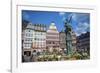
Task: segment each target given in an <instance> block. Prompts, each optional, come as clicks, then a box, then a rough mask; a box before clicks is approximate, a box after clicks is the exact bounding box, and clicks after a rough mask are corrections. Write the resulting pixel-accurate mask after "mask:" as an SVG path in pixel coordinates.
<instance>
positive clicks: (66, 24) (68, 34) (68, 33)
mask: <svg viewBox="0 0 100 73" xmlns="http://www.w3.org/2000/svg"><path fill="white" fill-rule="evenodd" d="M71 18H72V16H71V17H70V18H69V19H66V20H65V22H64V28H65V31H64V32H65V35H66V38H65V40H66V50H67V52H66V54H67V55H70V54H72V36H71V32H72V27H71V24H70V21H71Z"/></svg>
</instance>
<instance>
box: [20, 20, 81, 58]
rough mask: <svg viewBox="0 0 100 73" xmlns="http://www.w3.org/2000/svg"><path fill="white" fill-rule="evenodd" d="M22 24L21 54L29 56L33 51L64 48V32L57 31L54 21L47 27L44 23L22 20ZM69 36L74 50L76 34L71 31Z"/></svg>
mask: <svg viewBox="0 0 100 73" xmlns="http://www.w3.org/2000/svg"><path fill="white" fill-rule="evenodd" d="M22 25H23V26H22V49H23V50H22V53H23V55H29V56H30V55H31V54H32V53H33V52H34V51H37V52H42V51H44V50H46V49H49V50H52V49H57V50H64V49H66V41H65V39H66V35H65V32H64V31H61V32H58V30H57V27H56V25H55V23H54V22H52V23H51V24H50V26H49V27H47V26H46V25H45V24H32V23H30V22H26V21H23V23H22ZM71 36H72V47H73V51H76V50H77V49H76V47H77V48H79V47H78V46H77V36H76V34H75V32H74V31H71ZM78 40H79V39H78ZM81 43H82V42H81ZM78 44H79V43H78Z"/></svg>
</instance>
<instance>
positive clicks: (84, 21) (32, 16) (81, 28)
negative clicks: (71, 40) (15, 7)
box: [22, 10, 90, 35]
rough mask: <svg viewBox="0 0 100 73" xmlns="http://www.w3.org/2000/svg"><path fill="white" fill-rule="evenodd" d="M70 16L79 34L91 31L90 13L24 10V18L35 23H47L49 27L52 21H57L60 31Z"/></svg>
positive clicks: (73, 26) (74, 28)
mask: <svg viewBox="0 0 100 73" xmlns="http://www.w3.org/2000/svg"><path fill="white" fill-rule="evenodd" d="M70 16H72V20H71V25H72V28H73V30H74V31H75V33H76V34H77V35H80V34H81V33H85V32H87V31H90V14H89V13H76V12H51V11H31V10H22V19H24V20H28V21H30V22H32V23H33V24H46V25H47V26H48V27H49V25H50V24H51V22H55V24H56V27H57V29H58V31H59V32H60V31H61V30H62V29H63V28H64V21H65V19H67V18H69V17H70Z"/></svg>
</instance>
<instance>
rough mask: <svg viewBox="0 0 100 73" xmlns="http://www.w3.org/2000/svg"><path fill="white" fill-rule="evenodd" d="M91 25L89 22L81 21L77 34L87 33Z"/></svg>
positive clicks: (76, 30)
mask: <svg viewBox="0 0 100 73" xmlns="http://www.w3.org/2000/svg"><path fill="white" fill-rule="evenodd" d="M89 28H90V26H89V24H88V23H86V22H84V23H79V24H78V26H77V28H76V29H75V32H76V34H77V35H80V34H82V33H86V32H87V31H88V30H89Z"/></svg>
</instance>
